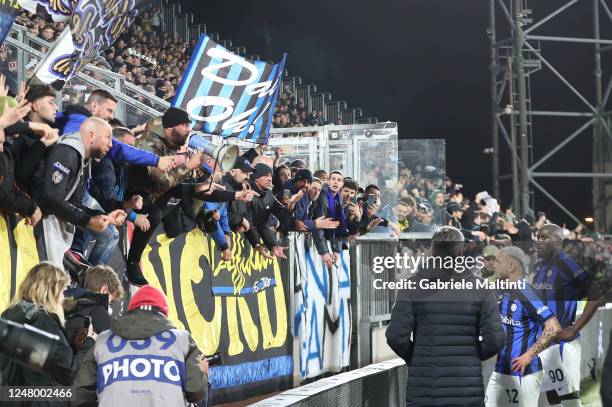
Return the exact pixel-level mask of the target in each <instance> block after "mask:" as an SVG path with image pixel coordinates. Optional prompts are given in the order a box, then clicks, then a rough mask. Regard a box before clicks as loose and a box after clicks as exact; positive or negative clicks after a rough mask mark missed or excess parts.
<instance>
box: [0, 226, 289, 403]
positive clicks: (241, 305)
mask: <svg viewBox="0 0 612 407" xmlns="http://www.w3.org/2000/svg"><path fill="white" fill-rule="evenodd" d="M40 232H42V228H38V227H37V228H36V235H37V237H40V236H39V234H40ZM232 240H233V241H234V242H235V243H236V244H234V245H233V247H232V260H230V261H229V262H226V261H222V260H221V256H220V253H219V251H218V250H216V249H215V247H214V241H213V240H212V239H210V238H208V237H207V236H204V235H203V234H202V232H201V231H199V230H198V229H195V230H193V231H191V232H190V233H187V234H183V235H180V236H178V237H176V238H174V239H170V238H168V237H167V236H166V234H165V233H163V230H162V227H160V228H159V229H158V230H157V231H156V233H155V235H154V237H153V238H152V239H151V241H150V242H149V246H147V248H146V250H145V252H144V254H143V257H142V259H143V260H142V266H143V273H144V275H145V277H146V278H147V280H148V281H149V283H150V284H151V285H153V286H155V287H158V288H160V289H161V290H163V291H164V293H166V296H167V297H168V306H169V307H168V317H169V319H170V320H171V321H172V322H173V323H174V324H175V326H177V327H178V328H181V329H187V330H189V331H190V332H191V334H192V336H193V338H194V340H195V342H196V343H197V345H198V347H199V348H200V350H201V351H202V352H203V353H204V354H205V355H212V354H214V353H215V352H219V353H220V356H221V360H222V362H223V364H222V365H220V366H215V367H211V368H210V381H211V383H212V386H213V398H214V402H215V404H217V403H230V402H235V401H238V400H244V399H246V398H249V397H253V396H257V395H262V394H266V393H271V392H277V391H280V390H283V389H286V388H289V387H291V383H292V379H293V378H292V377H293V356H292V352H293V347H292V345H293V341H292V340H291V332H290V330H289V317H290V316H289V312H288V308H289V305H288V298H289V297H288V296H289V287H288V279H287V278H286V277H283V276H282V275H281V268H280V266H279V263H278V261H277V260H269V259H266V258H264V257H262V256H260V255H259V253H257V251H255V250H253V249H252V248H251V247H250V245H249V243H248V242H247V241H246V240H244V239H243V238H242V236H241V235H236V234H234V236H232ZM41 241H42V239H40V238H39V239H38V243H37V240H36V239H35V238H34V229H33V228H32V227H31V226H27V225H25V223H24V221H23V220H22V221H21V222H19V223H17V222H16V219H15V217H10V216H3V215H0V312H1V311H3V310H4V309H6V308H7V307H8V305H9V303H10V300H11V298H12V297H13V296H14V295H15V292H16V290H17V287H19V284H20V283H21V281H23V278H24V277H25V275H26V274H27V272H28V271H29V270H30V268H31V267H32V266H34V265H35V264H37V263H38V261H39V260H42V259H44V258H45V257H44V247H43V246H42V245H41V244H40V242H41ZM39 253H42V255H39ZM117 254H118V256H115V257H120V253H117ZM112 263H113V262H111V264H112ZM115 268H116V269H117V270H121V269H120V266H116V267H115ZM222 274H231V275H233V276H234V281H236V287H238V286H239V285H240V278H239V276H240V275H243V277H245V278H253V279H257V278H258V277H257V276H265V275H272V276H273V278H274V280H275V286H274V287H263V288H262V289H260V290H257V292H256V293H249V294H247V295H243V294H242V292H241V291H240V290H237V292H238V293H239V294H237V295H224V296H216V295H214V294H213V291H214V290H215V287H216V283H215V280H216V279H217V277H218V276H219V275H222ZM231 280H232V279H231V278H230V281H231ZM219 281H223V279H221V280H219Z"/></svg>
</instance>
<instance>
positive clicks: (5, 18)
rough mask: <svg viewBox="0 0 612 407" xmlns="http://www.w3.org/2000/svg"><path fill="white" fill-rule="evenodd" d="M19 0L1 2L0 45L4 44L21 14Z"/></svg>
mask: <svg viewBox="0 0 612 407" xmlns="http://www.w3.org/2000/svg"><path fill="white" fill-rule="evenodd" d="M19 9H20V7H19V3H18V2H17V0H4V1H0V44H2V43H3V42H4V39H5V38H6V36H7V34H8V33H9V31H11V27H12V26H13V23H14V22H15V17H17V13H18V12H19Z"/></svg>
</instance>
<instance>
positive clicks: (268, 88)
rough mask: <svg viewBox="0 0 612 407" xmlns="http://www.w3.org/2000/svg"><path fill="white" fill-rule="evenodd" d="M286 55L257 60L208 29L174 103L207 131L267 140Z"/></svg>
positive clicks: (251, 139)
mask: <svg viewBox="0 0 612 407" xmlns="http://www.w3.org/2000/svg"><path fill="white" fill-rule="evenodd" d="M286 57H287V55H286V54H284V55H283V58H282V60H281V62H279V63H278V64H275V65H271V64H267V63H265V62H261V61H252V60H250V59H247V58H243V57H241V56H238V55H235V54H233V53H231V52H229V51H228V50H227V49H225V48H224V47H222V46H221V45H219V44H217V43H215V42H214V41H213V40H211V39H210V38H209V37H208V36H207V35H202V36H201V37H200V41H199V42H198V45H197V47H196V49H195V51H194V53H193V55H192V57H191V61H190V62H189V67H188V68H187V71H186V72H185V74H184V75H183V79H182V81H181V84H180V86H179V88H178V92H177V94H176V96H175V98H174V102H173V106H176V107H180V108H182V109H185V110H187V111H188V112H189V114H190V116H191V118H192V119H193V123H192V126H194V127H195V126H196V124H198V125H201V127H202V128H201V130H202V131H203V132H205V133H209V134H215V135H218V136H222V137H236V138H239V139H242V140H246V141H251V142H254V143H259V144H266V143H267V141H268V135H269V133H270V127H271V125H272V116H273V114H274V106H275V105H276V100H277V99H278V92H279V90H280V85H281V80H282V75H283V71H284V68H285V60H286Z"/></svg>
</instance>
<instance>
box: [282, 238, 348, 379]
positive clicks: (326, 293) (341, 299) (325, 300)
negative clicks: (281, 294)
mask: <svg viewBox="0 0 612 407" xmlns="http://www.w3.org/2000/svg"><path fill="white" fill-rule="evenodd" d="M293 239H294V244H295V256H294V262H295V266H296V267H295V290H294V304H295V305H294V307H295V310H294V312H295V314H294V330H295V332H294V336H295V337H298V338H299V340H300V373H301V376H302V379H310V378H313V377H317V376H319V375H322V374H324V373H328V372H339V371H341V370H342V369H343V368H345V367H348V366H349V362H350V353H351V277H350V276H351V274H350V271H349V267H350V257H349V252H348V251H347V250H344V251H343V252H342V253H341V255H340V259H339V260H338V264H337V267H333V268H331V269H330V268H328V267H326V266H325V265H324V264H323V261H322V260H321V256H319V255H318V254H317V251H316V249H315V248H314V246H313V244H312V240H311V239H310V238H309V237H307V236H305V235H303V234H299V235H297V234H294V237H293Z"/></svg>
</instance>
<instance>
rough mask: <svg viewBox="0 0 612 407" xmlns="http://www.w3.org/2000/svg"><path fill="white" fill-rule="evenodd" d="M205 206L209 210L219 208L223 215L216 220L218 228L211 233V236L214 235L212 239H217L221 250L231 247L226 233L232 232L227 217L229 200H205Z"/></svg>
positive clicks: (216, 241)
mask: <svg viewBox="0 0 612 407" xmlns="http://www.w3.org/2000/svg"><path fill="white" fill-rule="evenodd" d="M203 206H204V208H205V209H207V210H209V211H214V210H217V211H219V214H220V215H221V219H219V221H217V222H215V223H216V224H217V229H216V230H215V231H214V232H212V233H211V234H210V237H212V239H213V240H214V241H215V244H216V245H217V246H218V247H219V250H221V251H224V250H226V249H227V248H228V247H229V246H228V244H227V239H226V238H225V235H231V234H232V230H231V229H230V227H229V222H228V217H227V202H208V201H205V202H204V205H203Z"/></svg>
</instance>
